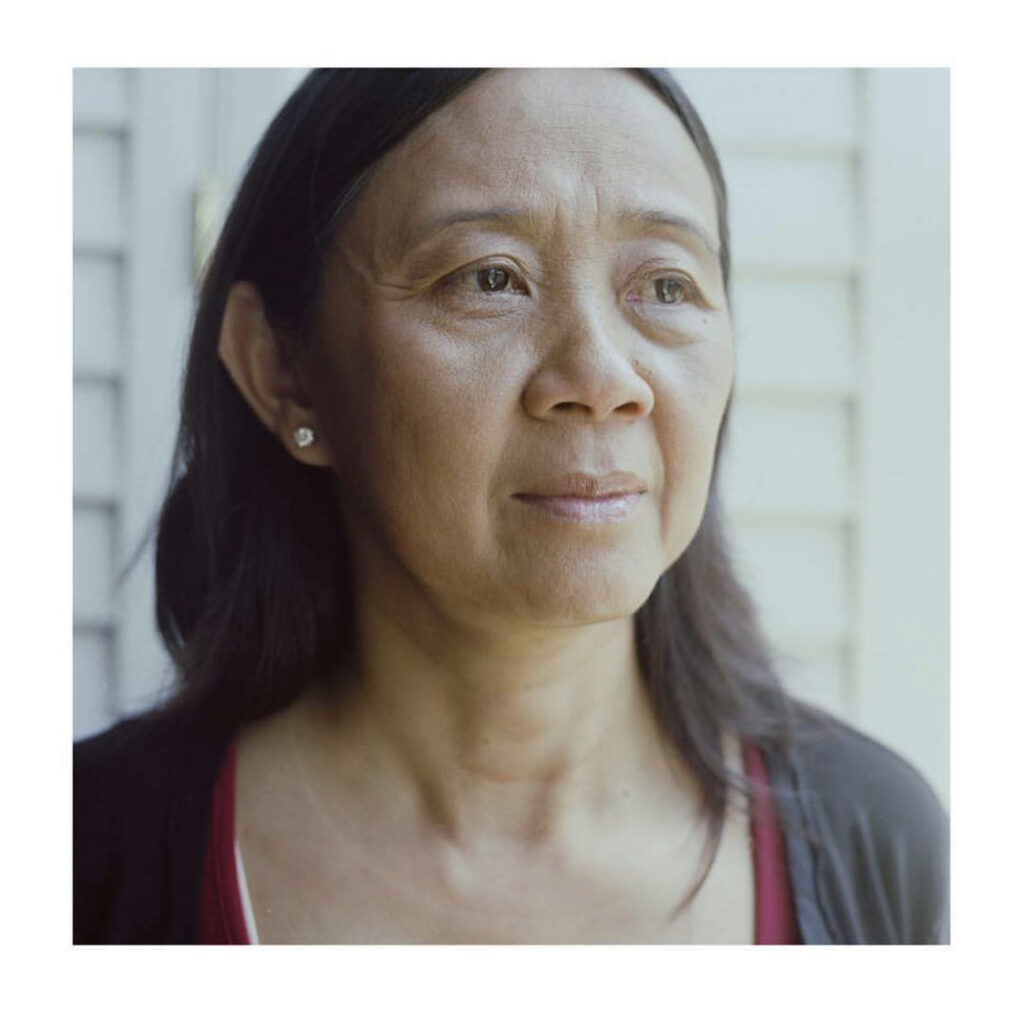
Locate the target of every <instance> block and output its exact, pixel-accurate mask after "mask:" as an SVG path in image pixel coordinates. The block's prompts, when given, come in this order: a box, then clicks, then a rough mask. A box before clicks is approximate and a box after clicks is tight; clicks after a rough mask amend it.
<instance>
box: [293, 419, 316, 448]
mask: <svg viewBox="0 0 1024 1010" xmlns="http://www.w3.org/2000/svg"><path fill="white" fill-rule="evenodd" d="M292 441H293V442H294V443H295V444H296V445H297V446H298V447H299V448H300V449H305V448H307V447H308V446H311V445H312V444H313V443H314V442H315V441H316V432H315V431H313V429H312V428H310V427H308V426H307V425H305V424H303V425H301V426H300V427H298V428H296V429H295V431H293V432H292Z"/></svg>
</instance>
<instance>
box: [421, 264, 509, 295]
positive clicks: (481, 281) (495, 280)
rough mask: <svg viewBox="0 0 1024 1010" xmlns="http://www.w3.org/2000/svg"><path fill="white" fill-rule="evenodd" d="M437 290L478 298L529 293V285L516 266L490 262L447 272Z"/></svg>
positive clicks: (448, 293)
mask: <svg viewBox="0 0 1024 1010" xmlns="http://www.w3.org/2000/svg"><path fill="white" fill-rule="evenodd" d="M439 291H442V292H444V293H445V294H446V295H447V296H449V297H452V298H462V299H469V300H472V299H474V298H476V299H477V300H479V296H480V295H481V294H484V295H525V294H529V287H528V285H527V283H526V281H525V279H524V278H523V275H522V272H521V271H520V270H519V269H518V268H517V267H515V266H513V265H511V264H507V263H494V262H491V263H484V264H482V265H481V264H476V265H473V266H468V267H465V268H464V269H462V270H459V271H457V272H456V273H453V274H449V276H447V277H445V278H444V279H443V280H442V281H441V282H440V286H439Z"/></svg>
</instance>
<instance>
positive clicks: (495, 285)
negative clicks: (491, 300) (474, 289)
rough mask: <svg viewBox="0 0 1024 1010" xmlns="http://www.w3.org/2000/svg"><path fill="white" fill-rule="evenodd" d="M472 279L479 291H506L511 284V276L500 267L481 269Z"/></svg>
mask: <svg viewBox="0 0 1024 1010" xmlns="http://www.w3.org/2000/svg"><path fill="white" fill-rule="evenodd" d="M474 277H475V279H476V283H477V284H478V285H479V286H480V290H481V291H489V292H500V291H507V290H508V288H509V285H511V283H512V274H510V273H509V272H508V271H507V270H505V269H504V268H502V267H481V268H480V269H479V270H477V271H476V273H475V275H474Z"/></svg>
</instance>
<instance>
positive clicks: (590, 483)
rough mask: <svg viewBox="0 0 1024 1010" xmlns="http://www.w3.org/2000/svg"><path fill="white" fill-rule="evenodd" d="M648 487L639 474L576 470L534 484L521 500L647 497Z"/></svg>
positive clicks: (523, 493)
mask: <svg viewBox="0 0 1024 1010" xmlns="http://www.w3.org/2000/svg"><path fill="white" fill-rule="evenodd" d="M646 490H647V483H646V482H645V481H643V480H641V479H640V478H639V477H638V476H637V475H636V474H635V473H628V472H627V471H625V470H613V471H612V472H611V473H605V474H595V473H586V472H584V471H582V470H575V471H572V472H566V473H557V474H551V475H549V476H547V477H543V478H541V479H539V480H537V481H534V482H533V483H531V485H530V487H529V488H527V489H526V490H525V491H522V492H519V493H518V494H516V496H515V497H517V498H608V497H611V496H614V495H630V494H643V493H644V492H645V491H646Z"/></svg>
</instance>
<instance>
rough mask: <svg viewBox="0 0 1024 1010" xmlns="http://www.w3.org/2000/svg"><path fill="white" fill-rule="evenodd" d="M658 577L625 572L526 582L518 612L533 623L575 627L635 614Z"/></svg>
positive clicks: (517, 608)
mask: <svg viewBox="0 0 1024 1010" xmlns="http://www.w3.org/2000/svg"><path fill="white" fill-rule="evenodd" d="M656 582H657V577H656V576H655V577H653V578H650V577H649V578H639V577H638V575H637V573H631V575H630V577H623V576H622V574H621V573H619V574H617V575H615V576H612V577H609V578H607V579H595V578H587V579H580V580H570V579H565V578H563V579H557V580H550V581H547V582H546V583H545V584H543V585H531V586H528V587H526V586H524V587H523V591H522V593H521V596H520V604H519V606H517V607H516V608H515V609H516V611H517V616H520V617H521V618H522V619H524V620H525V621H527V622H528V623H530V624H534V625H541V626H546V627H571V626H574V625H581V624H600V623H603V622H605V621H616V620H621V619H622V618H624V617H631V616H632V615H633V614H635V613H636V612H637V611H638V610H639V609H640V608H641V607H642V606H643V605H644V602H645V601H646V600H647V598H648V597H649V596H650V595H651V592H652V591H653V589H654V585H655V583H656Z"/></svg>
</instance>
